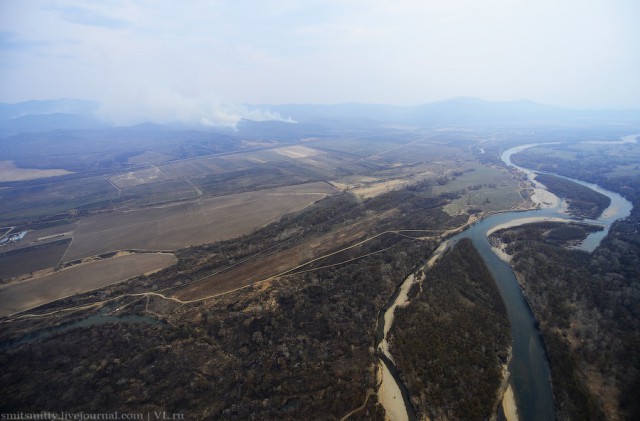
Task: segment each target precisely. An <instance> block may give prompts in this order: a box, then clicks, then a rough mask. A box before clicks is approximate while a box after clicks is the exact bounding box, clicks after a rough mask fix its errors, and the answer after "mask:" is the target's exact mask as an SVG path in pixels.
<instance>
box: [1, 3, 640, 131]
mask: <svg viewBox="0 0 640 421" xmlns="http://www.w3.org/2000/svg"><path fill="white" fill-rule="evenodd" d="M639 75H640V1H638V0H530V1H524V0H486V1H483V0H422V1H420V0H414V1H410V0H404V1H403V0H227V1H222V0H219V1H215V0H212V1H198V0H189V1H179V0H175V1H168V0H165V1H163V0H130V1H125V0H122V1H118V0H95V1H91V0H87V1H73V0H62V1H56V0H50V1H47V0H42V1H37V0H33V1H32V0H0V102H17V101H22V100H27V99H50V98H60V97H66V98H83V99H97V100H100V101H102V102H103V103H104V104H105V109H104V110H105V112H106V113H108V114H109V113H110V114H111V115H113V116H116V117H120V118H122V116H126V115H133V114H141V115H143V114H146V115H151V116H155V117H156V118H157V119H163V118H170V117H169V116H174V117H175V116H177V117H176V118H178V119H180V115H181V113H182V114H184V115H185V116H187V115H191V114H193V113H200V114H201V115H204V116H210V117H211V118H212V119H214V120H215V119H219V118H222V119H224V118H225V116H224V110H223V111H220V110H221V108H220V104H227V105H226V107H227V108H225V109H226V110H228V109H229V108H234V107H236V108H237V109H241V107H239V106H238V104H270V103H276V104H278V103H341V102H364V103H388V104H406V105H410V104H420V103H426V102H432V101H436V100H440V99H446V98H451V97H456V96H476V97H481V98H484V99H489V100H512V99H523V98H526V99H531V100H534V101H538V102H542V103H547V104H552V105H559V106H570V107H580V108H589V107H606V108H612V107H614V108H626V107H635V108H640V76H639ZM242 112H246V110H244V111H242ZM216 113H219V114H220V115H217V114H216Z"/></svg>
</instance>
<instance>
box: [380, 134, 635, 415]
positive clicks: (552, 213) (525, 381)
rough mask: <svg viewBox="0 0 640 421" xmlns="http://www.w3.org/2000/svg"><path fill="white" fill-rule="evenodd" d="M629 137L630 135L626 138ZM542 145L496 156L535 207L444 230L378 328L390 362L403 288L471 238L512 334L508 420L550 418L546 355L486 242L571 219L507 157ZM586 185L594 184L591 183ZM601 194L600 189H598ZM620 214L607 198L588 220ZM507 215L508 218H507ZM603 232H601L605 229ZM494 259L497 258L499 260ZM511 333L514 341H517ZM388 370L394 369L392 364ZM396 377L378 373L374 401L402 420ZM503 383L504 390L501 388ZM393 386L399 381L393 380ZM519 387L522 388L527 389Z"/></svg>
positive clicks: (505, 267) (501, 254)
mask: <svg viewBox="0 0 640 421" xmlns="http://www.w3.org/2000/svg"><path fill="white" fill-rule="evenodd" d="M637 136H638V135H630V136H627V137H625V138H623V141H622V142H617V143H626V142H637V139H636V137H637ZM632 137H633V139H631V138H632ZM610 143H616V142H610ZM546 144H548V143H546ZM541 145H545V144H529V145H521V146H517V147H514V148H510V149H508V150H506V151H504V152H502V153H501V155H500V158H501V159H502V161H503V162H504V163H505V164H506V165H507V166H510V167H513V168H514V169H515V170H517V171H520V172H522V173H524V174H525V175H526V177H527V181H528V182H529V183H530V186H531V188H532V189H533V193H532V194H531V195H530V200H531V203H532V204H533V205H534V208H535V209H534V210H528V211H527V210H515V209H514V210H510V211H504V212H492V213H490V214H485V215H477V216H476V218H474V219H472V218H470V219H469V221H468V222H467V223H466V224H464V225H463V226H461V227H459V228H458V229H455V230H452V231H451V232H447V233H446V234H445V235H443V236H442V237H441V238H442V239H443V240H444V241H443V242H442V243H441V244H440V245H439V247H438V248H437V249H436V250H435V251H434V252H433V254H432V255H431V256H430V258H429V260H428V262H427V263H426V264H425V265H423V266H422V270H423V272H424V273H425V276H424V278H423V279H421V280H419V281H416V280H415V278H414V276H413V275H412V276H410V277H407V279H405V281H404V282H403V284H402V286H401V287H400V288H399V289H398V292H397V293H396V294H394V297H392V299H391V300H392V304H391V305H389V307H388V308H387V309H386V312H385V315H384V318H381V319H383V323H384V326H383V327H380V326H379V329H381V330H383V341H380V348H379V352H380V353H381V354H383V356H384V358H385V359H389V360H390V362H391V353H390V351H389V344H388V342H387V333H388V331H389V329H390V327H391V325H392V324H393V319H394V317H393V311H394V310H395V308H397V307H398V306H404V305H407V304H408V302H409V300H408V297H407V295H406V292H408V291H409V289H410V287H411V286H412V285H413V284H414V283H416V282H420V283H421V282H423V281H424V279H426V278H427V276H428V273H427V271H426V269H428V268H429V267H431V266H432V265H433V263H435V261H436V260H437V259H438V258H439V257H440V255H442V253H443V252H444V251H445V250H446V249H447V248H448V247H449V246H451V245H452V244H455V243H456V242H457V241H458V240H459V239H460V238H464V237H468V238H471V239H472V240H473V242H474V245H475V246H476V248H477V249H479V251H480V252H481V255H482V256H483V260H485V263H486V264H487V265H488V266H489V267H490V270H491V271H492V274H493V275H494V279H496V283H497V284H498V287H499V289H500V292H501V295H503V301H505V304H508V309H507V310H508V313H510V316H509V318H510V323H511V329H512V335H513V336H514V339H513V346H512V350H513V354H512V355H511V356H510V361H509V362H508V363H507V364H508V365H507V366H506V368H503V370H504V371H503V376H504V378H503V384H502V385H501V387H500V389H499V390H498V391H497V393H498V398H499V397H500V394H502V399H501V402H498V405H500V406H501V409H502V413H503V414H504V416H505V418H506V419H507V420H508V421H520V420H521V419H522V420H528V419H538V418H539V417H543V418H549V419H553V418H554V416H555V409H554V402H553V393H552V391H551V383H550V371H549V366H548V359H547V358H546V349H545V346H544V343H543V341H542V338H541V337H540V332H539V330H538V327H537V321H536V320H535V318H534V316H533V313H532V312H531V309H530V307H529V305H528V303H527V302H526V298H525V297H524V295H523V291H522V289H521V287H520V282H518V280H517V278H516V274H515V273H514V272H513V269H512V268H511V267H510V266H509V261H510V256H509V255H508V254H507V253H506V252H505V251H504V250H503V249H502V248H501V247H500V245H498V246H497V247H496V245H494V244H491V243H490V242H489V240H488V236H490V235H491V234H492V233H494V232H496V231H498V230H501V229H507V228H512V227H516V226H520V225H523V224H528V223H535V222H564V223H568V222H572V221H575V220H574V219H573V218H571V217H570V215H568V213H567V204H566V201H564V200H562V199H560V198H559V197H558V196H556V195H555V194H553V193H551V192H549V191H548V190H546V188H545V186H544V185H543V184H542V183H540V182H538V181H536V180H535V176H536V173H535V172H534V171H532V170H529V169H526V168H521V167H519V166H517V165H514V164H512V163H511V160H510V157H511V156H512V155H513V154H515V153H518V152H521V151H523V150H525V149H528V148H532V147H535V146H541ZM571 180H572V179H571ZM572 181H576V182H578V183H579V184H582V185H585V184H583V182H580V180H572ZM587 187H589V188H593V187H591V186H590V185H588V186H587ZM597 187H598V189H599V190H604V191H605V193H604V194H606V195H607V196H609V197H610V198H611V197H612V196H611V195H613V194H616V193H614V192H609V191H608V190H606V189H602V188H600V186H597ZM600 192H601V193H602V191H600ZM612 200H613V199H612ZM623 200H624V199H623ZM520 212H525V215H518V213H520ZM538 212H540V213H538ZM624 216H626V215H624V214H623V213H622V212H621V210H620V209H619V208H618V207H616V205H614V204H613V202H612V205H611V206H610V207H608V208H607V209H605V211H604V212H603V215H602V216H601V218H602V217H606V218H607V220H606V221H601V218H598V220H596V221H591V220H590V221H587V222H588V223H595V224H601V225H605V227H608V226H610V225H611V224H612V223H613V222H614V221H615V220H617V219H620V218H622V217H624ZM510 217H511V218H512V219H509V218H510ZM607 231H608V230H607ZM604 234H605V235H606V232H605V233H604ZM598 243H599V241H598ZM596 246H597V244H596ZM587 251H589V250H587ZM491 256H493V257H491ZM495 262H500V264H498V263H495ZM505 276H506V277H505ZM405 284H406V285H405ZM403 290H404V291H405V293H404V294H403V293H402V291H403ZM516 321H517V322H516ZM516 336H517V337H518V339H516ZM379 365H384V362H383V361H379ZM393 368H394V369H395V367H393ZM514 370H515V371H514ZM382 371H383V369H380V370H379V372H382ZM396 377H397V376H396ZM396 377H394V376H393V375H391V373H389V376H387V377H384V376H383V375H380V382H381V383H380V386H379V390H378V399H379V401H380V402H381V403H382V404H383V406H384V407H385V410H387V411H392V412H393V414H394V415H393V418H389V416H391V412H389V416H388V417H387V418H388V419H407V418H395V417H396V415H395V414H396V413H397V412H398V411H399V412H401V413H402V409H404V413H405V414H406V413H407V408H406V405H409V406H411V403H410V401H408V398H407V399H405V400H404V401H405V402H404V403H405V407H404V408H400V406H402V405H398V404H399V403H400V402H399V400H398V399H397V394H396V393H397V392H395V393H394V392H391V391H390V389H392V387H393V385H391V384H390V383H389V382H390V381H391V380H393V381H394V382H396V383H397V382H400V383H401V380H400V379H398V378H396ZM385 380H387V381H388V382H387V383H386V384H384V381H385ZM505 384H506V388H505V387H504V385H505ZM534 385H535V389H534V390H532V389H531V388H532V387H533V386H534ZM395 386H398V385H397V384H396V385H395ZM403 386H404V385H401V386H399V390H400V387H403ZM524 390H526V392H525V391H524ZM394 396H395V397H394ZM385 402H388V404H389V405H390V407H389V409H387V404H386V403H385ZM521 406H523V408H520V407H521Z"/></svg>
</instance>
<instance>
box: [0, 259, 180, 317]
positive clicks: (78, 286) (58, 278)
mask: <svg viewBox="0 0 640 421" xmlns="http://www.w3.org/2000/svg"><path fill="white" fill-rule="evenodd" d="M176 262H177V259H176V257H175V256H174V255H173V254H168V253H148V254H129V255H123V256H117V257H113V258H111V259H105V260H98V261H95V262H91V263H85V264H80V265H77V266H72V267H70V268H68V269H64V270H61V271H58V272H55V273H52V274H50V275H46V276H42V277H39V278H33V279H30V280H27V281H24V282H20V283H17V284H12V285H8V286H5V287H2V288H0V317H1V316H6V315H8V314H13V313H16V312H19V311H22V310H26V309H29V308H33V307H36V306H39V305H42V304H45V303H48V302H51V301H55V300H58V299H60V298H64V297H67V296H70V295H74V294H80V293H83V292H86V291H91V290H93V289H96V288H100V287H103V286H106V285H110V284H114V283H116V282H120V281H123V280H126V279H129V278H131V277H133V276H137V275H140V274H142V273H146V272H150V271H153V270H157V269H161V268H165V267H167V266H171V265H173V264H175V263H176Z"/></svg>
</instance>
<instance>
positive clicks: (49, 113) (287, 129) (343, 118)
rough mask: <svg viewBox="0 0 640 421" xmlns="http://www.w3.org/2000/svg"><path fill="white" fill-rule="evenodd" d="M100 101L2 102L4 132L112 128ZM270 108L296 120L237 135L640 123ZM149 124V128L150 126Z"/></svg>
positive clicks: (477, 106)
mask: <svg viewBox="0 0 640 421" xmlns="http://www.w3.org/2000/svg"><path fill="white" fill-rule="evenodd" d="M99 107H100V104H99V103H98V102H96V101H85V100H75V99H55V100H44V101H25V102H19V103H16V104H3V103H0V137H8V136H12V135H16V134H20V133H29V132H31V133H34V132H36V133H37V132H47V131H53V130H60V129H64V130H85V129H103V128H108V127H114V125H113V124H110V123H108V122H106V121H103V120H102V119H100V118H99V116H98V115H97V111H98V109H99ZM248 107H250V108H253V107H255V108H257V109H268V110H269V111H270V112H273V113H277V114H279V115H280V116H282V117H283V118H291V119H292V120H294V121H295V122H296V123H297V124H291V123H289V122H282V121H252V120H241V121H240V123H239V124H238V125H237V126H236V127H235V129H236V133H237V134H238V135H249V136H254V135H259V134H262V135H264V136H269V135H278V136H285V137H304V136H305V135H315V134H321V133H326V131H327V130H332V129H338V130H339V129H358V128H371V127H380V126H384V125H404V126H412V127H422V128H437V127H442V126H465V125H471V126H479V125H510V124H518V125H537V124H581V125H583V124H632V125H640V110H574V109H568V108H560V107H554V106H550V105H543V104H538V103H536V102H532V101H528V100H519V101H485V100H482V99H479V98H472V97H460V98H453V99H448V100H444V101H438V102H432V103H428V104H423V105H416V106H397V105H383V104H358V103H346V104H334V105H323V104H283V105H248ZM140 124H141V125H143V124H152V125H154V126H155V127H156V128H157V130H168V129H171V128H174V129H175V128H178V129H185V128H188V129H195V130H201V131H216V132H225V133H229V132H230V129H221V128H210V127H204V126H196V125H184V124H180V123H175V124H169V125H165V124H156V123H150V122H149V121H140ZM147 129H148V127H147Z"/></svg>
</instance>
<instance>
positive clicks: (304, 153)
mask: <svg viewBox="0 0 640 421" xmlns="http://www.w3.org/2000/svg"><path fill="white" fill-rule="evenodd" d="M273 151H274V152H275V153H277V154H280V155H284V156H286V157H288V158H294V159H298V158H307V157H310V156H314V155H320V154H323V153H324V152H320V151H318V150H316V149H312V148H308V147H306V146H302V145H296V146H287V147H284V148H276V149H274V150H273Z"/></svg>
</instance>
